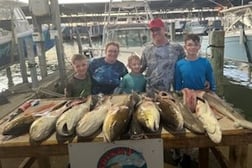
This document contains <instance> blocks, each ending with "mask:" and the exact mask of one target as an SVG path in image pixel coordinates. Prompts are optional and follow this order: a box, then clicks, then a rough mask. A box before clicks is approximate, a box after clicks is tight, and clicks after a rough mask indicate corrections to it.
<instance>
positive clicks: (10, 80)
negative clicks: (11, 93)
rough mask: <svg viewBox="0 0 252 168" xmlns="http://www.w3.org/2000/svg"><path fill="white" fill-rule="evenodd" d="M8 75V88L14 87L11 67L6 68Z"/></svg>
mask: <svg viewBox="0 0 252 168" xmlns="http://www.w3.org/2000/svg"><path fill="white" fill-rule="evenodd" d="M6 75H7V78H8V87H9V88H10V87H12V86H14V83H13V79H12V75H11V68H10V67H7V68H6Z"/></svg>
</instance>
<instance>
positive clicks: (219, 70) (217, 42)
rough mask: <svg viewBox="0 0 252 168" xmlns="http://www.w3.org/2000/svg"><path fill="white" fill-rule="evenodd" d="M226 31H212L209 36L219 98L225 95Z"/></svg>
mask: <svg viewBox="0 0 252 168" xmlns="http://www.w3.org/2000/svg"><path fill="white" fill-rule="evenodd" d="M224 37H225V32H224V31H219V30H217V31H212V32H210V34H209V40H210V41H209V44H210V46H211V53H212V60H211V62H212V66H213V71H214V76H215V81H216V87H217V90H216V93H217V94H218V95H219V96H223V95H224V86H223V66H224Z"/></svg>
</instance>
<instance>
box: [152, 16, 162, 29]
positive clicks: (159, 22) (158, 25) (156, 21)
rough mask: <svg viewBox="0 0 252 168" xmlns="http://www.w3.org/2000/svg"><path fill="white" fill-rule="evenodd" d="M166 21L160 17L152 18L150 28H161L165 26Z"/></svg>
mask: <svg viewBox="0 0 252 168" xmlns="http://www.w3.org/2000/svg"><path fill="white" fill-rule="evenodd" d="M164 26H165V25H164V22H163V21H162V20H161V19H160V18H155V19H152V20H151V21H150V23H149V28H150V29H152V28H161V27H164Z"/></svg>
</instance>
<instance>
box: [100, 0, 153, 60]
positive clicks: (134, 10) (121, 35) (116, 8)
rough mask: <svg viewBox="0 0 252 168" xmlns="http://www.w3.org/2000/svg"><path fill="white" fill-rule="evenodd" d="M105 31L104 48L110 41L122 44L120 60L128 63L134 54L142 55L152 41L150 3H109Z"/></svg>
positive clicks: (131, 1)
mask: <svg viewBox="0 0 252 168" xmlns="http://www.w3.org/2000/svg"><path fill="white" fill-rule="evenodd" d="M105 13H106V14H107V15H106V17H105V21H104V22H105V24H104V29H103V39H102V46H103V48H104V46H105V45H106V43H108V42H109V41H116V42H118V43H119V44H120V55H119V58H118V59H119V60H120V61H122V62H124V63H126V62H127V57H128V56H130V55H131V54H132V53H136V54H138V55H140V54H141V53H142V50H143V47H144V46H145V44H146V43H147V42H149V41H150V33H149V30H148V22H149V21H150V19H152V18H153V16H152V13H151V10H150V8H149V5H148V2H147V1H146V0H144V1H133V0H127V1H125V0H123V1H122V2H112V0H111V1H110V3H109V7H108V10H107V11H105Z"/></svg>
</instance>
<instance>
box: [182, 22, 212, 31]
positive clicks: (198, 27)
mask: <svg viewBox="0 0 252 168" xmlns="http://www.w3.org/2000/svg"><path fill="white" fill-rule="evenodd" d="M207 31H208V28H207V24H203V23H201V22H200V21H198V20H189V21H187V22H186V23H185V27H184V30H183V33H184V34H198V35H206V34H207Z"/></svg>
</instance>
